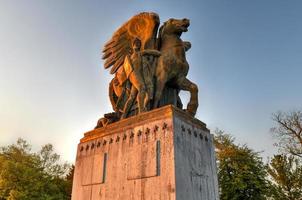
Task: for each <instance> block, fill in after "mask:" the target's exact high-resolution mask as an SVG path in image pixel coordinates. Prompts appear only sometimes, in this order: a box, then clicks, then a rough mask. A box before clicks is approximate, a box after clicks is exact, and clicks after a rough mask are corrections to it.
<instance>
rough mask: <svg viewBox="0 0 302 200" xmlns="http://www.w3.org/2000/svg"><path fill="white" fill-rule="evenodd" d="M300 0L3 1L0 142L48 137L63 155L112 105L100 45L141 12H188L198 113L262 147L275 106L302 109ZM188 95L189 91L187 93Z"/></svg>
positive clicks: (70, 156)
mask: <svg viewBox="0 0 302 200" xmlns="http://www.w3.org/2000/svg"><path fill="white" fill-rule="evenodd" d="M301 10H302V1H300V0H289V1H284V0H253V1H250V0H249V1H248V0H199V1H175V0H173V1H172V0H171V1H159V0H153V1H125V0H120V1H113V0H112V1H102V0H99V1H74V0H73V1H71V0H68V1H67V0H65V1H46V0H44V1H31V0H28V1H17V0H10V1H5V0H2V1H0V26H1V28H0V145H5V144H9V143H12V142H14V141H15V140H16V139H17V138H18V137H23V138H24V139H26V140H28V141H29V142H30V143H32V144H33V147H34V149H38V148H39V146H40V145H41V144H44V143H48V142H50V143H52V144H54V146H55V148H56V150H57V151H58V153H59V154H61V155H62V157H63V159H65V160H68V161H71V162H72V161H73V160H74V159H75V151H76V145H77V143H78V142H79V139H80V138H81V137H82V136H83V133H84V132H86V131H89V130H91V129H92V128H93V127H94V126H95V124H96V121H97V119H98V118H99V117H101V116H102V115H103V114H104V113H106V112H110V111H111V106H110V103H109V98H108V89H107V87H108V86H107V85H108V82H109V80H110V79H111V78H112V76H111V75H109V72H108V71H106V70H104V69H103V66H102V65H103V61H102V60H101V58H100V50H101V49H102V46H103V44H104V43H105V42H106V41H107V40H108V39H110V36H111V35H112V33H113V32H114V31H115V30H116V29H117V28H118V27H119V26H120V25H121V24H122V23H124V22H125V21H126V20H127V19H128V18H130V17H131V16H132V15H134V14H136V13H139V12H141V11H153V12H157V13H158V14H159V15H160V18H161V22H163V21H165V20H167V19H168V18H170V17H173V18H184V17H186V18H189V19H190V20H191V26H190V29H189V31H188V32H187V33H185V34H184V35H183V39H185V40H189V41H191V43H192V48H191V49H190V50H189V51H188V54H187V59H188V61H189V63H190V72H189V75H188V77H189V78H190V79H191V80H192V81H194V82H196V83H197V84H198V86H199V91H200V93H199V99H200V107H199V109H198V113H197V117H198V118H199V119H201V120H202V121H204V122H205V123H207V124H208V126H209V127H210V128H211V129H213V130H214V129H215V128H216V127H218V128H220V129H224V130H225V131H227V132H229V133H231V134H232V135H234V136H235V137H236V138H237V139H238V142H240V143H247V144H248V145H249V146H250V147H252V148H254V149H255V150H257V151H264V153H262V155H263V156H268V155H272V153H274V151H275V149H274V147H273V141H272V137H271V134H270V132H269V129H270V127H272V126H273V125H274V124H273V122H272V120H271V114H272V113H273V112H276V111H278V110H284V111H287V110H292V109H301V108H302V92H301V89H302V87H301V74H302V56H301V54H302V37H301V35H302V24H301V19H302V12H301ZM181 95H182V98H183V101H184V102H187V99H188V94H187V93H185V92H182V93H181Z"/></svg>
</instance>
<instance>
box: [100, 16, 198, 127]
mask: <svg viewBox="0 0 302 200" xmlns="http://www.w3.org/2000/svg"><path fill="white" fill-rule="evenodd" d="M159 24H160V21H159V16H158V15H157V14H156V13H147V12H144V13H140V14H138V15H135V16H134V17H132V18H131V19H129V20H128V21H127V22H126V23H125V24H123V25H122V26H121V27H120V28H119V29H118V30H117V31H116V32H115V33H114V34H113V36H112V38H111V39H110V40H109V41H108V42H107V43H106V44H105V46H104V49H103V59H104V60H105V63H104V67H105V69H109V68H110V73H111V74H113V75H114V78H113V79H112V80H111V82H110V84H109V97H110V101H111V104H112V107H113V110H114V112H113V113H110V114H105V116H104V118H101V119H100V120H99V122H98V125H97V127H96V128H98V127H103V126H106V125H107V124H110V123H113V122H115V121H118V120H120V119H124V118H127V117H129V116H133V115H136V114H140V113H143V112H146V111H149V110H152V109H155V108H158V107H161V106H164V105H168V104H172V105H174V106H176V107H178V108H180V109H182V103H181V99H180V97H179V91H180V90H185V91H189V92H190V95H191V97H190V101H189V103H188V105H187V108H186V109H185V110H186V112H188V113H189V114H190V115H192V116H194V115H195V114H196V111H197V107H198V88H197V85H196V84H195V83H192V82H191V81H190V80H189V79H187V78H186V76H187V74H188V70H189V64H188V62H187V60H186V51H188V50H189V49H190V48H191V43H190V42H188V41H182V39H181V35H182V33H183V32H187V31H188V27H189V25H190V21H189V20H188V19H186V18H184V19H169V20H168V21H166V22H164V23H163V25H162V26H161V27H160V28H159V30H158V27H159Z"/></svg>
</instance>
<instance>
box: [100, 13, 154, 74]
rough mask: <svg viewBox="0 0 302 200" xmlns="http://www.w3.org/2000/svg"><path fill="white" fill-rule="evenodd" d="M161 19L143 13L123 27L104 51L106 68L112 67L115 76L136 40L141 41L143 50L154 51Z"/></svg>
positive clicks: (106, 45) (111, 71)
mask: <svg viewBox="0 0 302 200" xmlns="http://www.w3.org/2000/svg"><path fill="white" fill-rule="evenodd" d="M158 26H159V17H158V15H157V14H155V13H147V12H143V13H140V14H138V15H135V16H134V17H132V18H131V19H130V20H128V21H127V22H126V23H125V24H124V25H122V26H121V27H120V28H119V29H118V30H117V31H116V32H115V33H114V34H113V36H112V38H111V39H110V40H109V41H108V42H107V43H106V44H105V46H104V49H103V57H102V58H103V59H104V60H105V64H104V68H105V69H108V68H110V67H111V70H110V73H111V74H114V73H115V72H116V71H117V70H118V69H119V67H120V66H122V65H123V63H124V60H125V56H126V55H130V54H131V52H132V42H133V40H134V39H135V38H139V39H140V40H141V43H142V46H141V50H144V49H154V48H155V43H156V34H157V29H158Z"/></svg>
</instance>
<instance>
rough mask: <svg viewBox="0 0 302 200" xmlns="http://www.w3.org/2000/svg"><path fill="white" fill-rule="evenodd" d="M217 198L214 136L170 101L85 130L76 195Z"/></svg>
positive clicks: (124, 199)
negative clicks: (167, 104) (152, 108)
mask: <svg viewBox="0 0 302 200" xmlns="http://www.w3.org/2000/svg"><path fill="white" fill-rule="evenodd" d="M105 199H106V200H117V199H120V200H147V199H148V200H216V199H218V183H217V174H216V162H215V153H214V146H213V136H212V135H211V134H210V132H209V130H208V129H207V128H206V125H205V124H204V123H202V122H201V121H199V120H197V119H194V118H192V117H190V116H189V115H188V114H187V113H185V112H183V111H182V110H179V109H177V108H175V107H173V106H165V107H161V108H159V109H155V110H152V111H150V112H146V113H143V114H140V115H138V116H134V117H131V118H128V119H125V120H121V121H119V122H116V123H113V124H110V125H108V126H107V127H105V128H99V129H96V130H93V131H90V132H87V133H85V136H84V138H82V139H81V142H80V144H79V145H78V150H77V157H76V164H75V174H74V182H73V191H72V200H105Z"/></svg>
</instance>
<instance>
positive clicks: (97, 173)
mask: <svg viewBox="0 0 302 200" xmlns="http://www.w3.org/2000/svg"><path fill="white" fill-rule="evenodd" d="M159 25H160V20H159V16H158V15H157V14H156V13H147V12H144V13H140V14H138V15H135V16H134V17H132V18H131V19H129V20H128V21H127V22H126V23H125V24H123V25H122V26H121V27H120V28H119V29H118V30H117V31H116V32H115V33H114V34H113V36H112V38H111V39H110V40H109V41H108V42H107V43H106V44H105V46H104V49H103V59H104V60H105V64H104V67H105V69H109V68H110V73H111V74H112V75H114V77H113V79H112V80H111V82H110V84H109V98H110V101H111V104H112V108H113V110H114V112H112V113H107V114H105V115H104V117H102V118H101V119H99V121H98V123H97V126H96V127H95V129H94V130H92V131H89V132H87V133H85V134H84V137H83V138H82V139H81V141H80V143H79V145H78V149H77V157H76V164H75V173H74V181H73V189H72V200H103V199H106V200H115V199H121V200H128V199H129V200H132V199H133V200H145V199H150V200H197V199H198V200H199V199H202V200H216V199H218V196H219V195H218V183H217V173H216V160H215V152H214V145H213V136H212V135H211V134H210V131H209V130H208V129H207V127H206V124H204V123H203V122H201V121H199V120H198V119H196V118H194V116H195V114H196V111H197V108H198V87H197V85H196V84H195V83H192V82H191V81H190V80H189V79H187V78H186V76H187V73H188V70H189V64H188V62H187V60H186V51H188V50H189V49H190V48H191V43H190V42H188V41H182V39H181V35H182V33H183V32H187V31H188V27H189V25H190V21H189V20H188V19H169V20H168V21H166V22H164V23H163V24H162V25H161V26H160V27H159ZM180 90H185V91H189V92H190V100H189V103H188V105H187V106H186V109H183V104H182V102H181V99H180V97H179V92H180Z"/></svg>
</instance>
